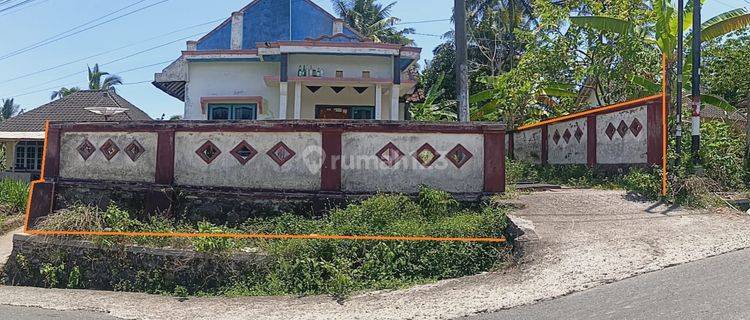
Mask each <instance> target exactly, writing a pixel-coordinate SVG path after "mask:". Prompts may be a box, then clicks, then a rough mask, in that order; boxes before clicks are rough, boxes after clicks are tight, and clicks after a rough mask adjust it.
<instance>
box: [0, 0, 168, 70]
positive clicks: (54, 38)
mask: <svg viewBox="0 0 750 320" xmlns="http://www.w3.org/2000/svg"><path fill="white" fill-rule="evenodd" d="M144 1H146V0H139V1H137V2H136V3H134V4H131V5H128V6H126V7H123V8H121V9H118V10H116V11H114V12H112V13H109V14H106V15H104V16H102V17H99V18H97V19H94V20H92V21H89V22H87V23H84V24H82V25H80V26H77V27H75V28H72V29H69V30H67V31H65V32H62V33H59V34H57V35H55V36H52V37H50V38H47V39H45V40H42V41H40V42H37V43H36V44H33V45H31V46H27V47H25V48H22V49H19V50H16V51H13V52H11V53H8V54H6V55H4V56H2V57H0V61H2V60H5V59H7V58H10V57H13V56H17V55H19V54H21V53H24V52H27V51H30V50H33V49H36V48H39V47H42V46H45V45H48V44H50V43H53V42H57V41H60V40H62V39H65V38H69V37H72V36H74V35H77V34H80V33H82V32H85V31H88V30H91V29H93V28H96V27H99V26H101V25H104V24H107V23H109V22H112V21H115V20H118V19H121V18H124V17H126V16H129V15H132V14H135V13H137V12H140V11H143V10H146V9H148V8H151V7H153V6H156V5H158V4H162V3H164V2H167V1H169V0H161V1H159V2H156V3H152V4H150V5H147V6H145V7H141V8H138V9H135V10H133V11H130V12H128V13H124V14H122V15H119V16H116V17H114V18H112V19H108V20H106V21H103V22H100V23H97V24H95V25H93V26H89V27H86V28H84V29H81V30H78V31H75V32H73V33H70V34H67V35H65V34H66V33H68V32H71V31H72V30H75V29H78V28H80V27H82V26H85V25H87V24H90V23H92V22H95V21H98V20H101V19H103V18H105V17H107V16H110V15H113V14H115V13H117V12H120V11H123V10H125V9H127V8H129V7H132V6H135V5H137V4H139V3H141V2H144Z"/></svg>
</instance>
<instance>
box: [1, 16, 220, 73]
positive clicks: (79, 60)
mask: <svg viewBox="0 0 750 320" xmlns="http://www.w3.org/2000/svg"><path fill="white" fill-rule="evenodd" d="M222 20H225V19H224V18H222V19H217V20H211V21H208V22H204V23H201V24H196V25H192V26H189V27H185V28H181V29H178V30H174V31H170V32H167V33H164V34H161V35H158V36H154V37H151V38H148V39H144V40H140V41H137V42H132V43H130V44H127V45H124V46H121V47H118V48H114V49H110V50H106V51H102V52H99V53H96V54H93V55H90V56H88V57H85V58H80V59H77V60H74V61H70V62H65V63H61V64H58V65H55V66H51V67H48V68H44V69H42V70H38V71H34V72H29V73H26V74H23V75H20V76H17V77H15V78H10V79H6V80H2V81H0V84H5V83H8V82H11V81H15V80H19V79H23V78H27V77H30V76H34V75H38V74H39V73H42V72H47V71H51V70H55V69H58V68H61V67H64V66H67V65H70V64H73V63H77V62H81V61H86V60H88V59H91V58H95V57H98V56H103V55H105V54H108V53H112V52H115V51H119V50H122V49H125V48H129V47H132V46H135V45H139V44H141V43H146V42H149V41H151V40H155V39H158V38H161V37H164V36H168V35H172V34H175V33H178V32H182V31H185V30H190V29H193V28H197V27H202V26H204V25H208V24H213V23H216V22H219V21H222ZM181 39H184V38H181ZM175 41H179V40H175ZM171 43H173V42H169V44H171Z"/></svg>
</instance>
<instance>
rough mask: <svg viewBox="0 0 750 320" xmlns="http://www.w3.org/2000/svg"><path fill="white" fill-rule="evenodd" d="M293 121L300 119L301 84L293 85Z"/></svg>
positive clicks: (298, 82)
mask: <svg viewBox="0 0 750 320" xmlns="http://www.w3.org/2000/svg"><path fill="white" fill-rule="evenodd" d="M294 119H296V120H299V119H302V82H300V81H297V82H295V83H294Z"/></svg>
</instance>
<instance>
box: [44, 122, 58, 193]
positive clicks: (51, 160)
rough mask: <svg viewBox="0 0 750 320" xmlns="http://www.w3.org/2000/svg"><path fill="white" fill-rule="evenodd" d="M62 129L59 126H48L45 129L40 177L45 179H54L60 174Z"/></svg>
mask: <svg viewBox="0 0 750 320" xmlns="http://www.w3.org/2000/svg"><path fill="white" fill-rule="evenodd" d="M61 135H62V131H61V130H60V129H59V128H53V127H52V126H50V127H49V128H48V130H47V137H46V139H47V141H46V144H45V148H46V150H45V154H44V156H45V157H46V158H45V159H44V164H43V166H44V172H43V173H42V177H43V178H44V179H45V180H54V179H55V178H57V177H59V176H60V136H61Z"/></svg>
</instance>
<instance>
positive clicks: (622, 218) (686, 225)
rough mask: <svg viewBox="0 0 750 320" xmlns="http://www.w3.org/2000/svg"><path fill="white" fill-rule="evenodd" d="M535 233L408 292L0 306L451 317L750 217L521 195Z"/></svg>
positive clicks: (69, 294)
mask: <svg viewBox="0 0 750 320" xmlns="http://www.w3.org/2000/svg"><path fill="white" fill-rule="evenodd" d="M518 202H521V203H523V204H525V205H526V207H525V208H524V209H521V210H518V211H516V212H515V213H514V215H515V216H517V217H518V218H520V219H523V220H527V221H526V222H525V224H527V225H532V224H533V225H534V226H535V234H536V236H534V235H533V234H532V235H531V237H530V238H532V239H531V240H530V241H529V242H527V243H526V244H525V247H526V252H527V254H526V256H525V257H524V258H523V262H522V263H521V264H519V265H518V266H515V267H511V268H509V269H506V270H503V271H501V272H496V273H485V274H481V275H476V276H470V277H464V278H459V279H453V280H446V281H441V282H439V283H436V284H430V285H424V286H418V287H414V288H410V289H405V290H397V291H384V292H371V293H365V294H361V295H358V296H354V297H352V298H351V299H349V300H347V301H345V302H343V303H338V302H336V301H335V300H333V299H331V298H329V297H323V296H317V297H305V298H294V297H259V298H254V297H248V298H231V299H230V298H192V299H189V300H186V301H179V300H177V299H175V298H171V297H163V296H151V295H146V294H133V293H116V292H99V291H88V290H46V289H38V288H17V287H0V304H5V305H15V306H36V307H42V308H48V309H56V310H92V311H100V312H108V313H109V314H110V315H113V316H116V317H120V318H126V319H247V318H262V319H449V318H456V317H462V316H466V315H472V314H476V313H482V312H489V311H495V310H500V309H505V308H511V307H514V306H519V305H524V304H529V303H532V302H535V301H539V300H544V299H551V298H554V297H558V296H561V295H565V294H568V293H571V292H575V291H581V290H585V289H587V288H591V287H594V286H598V285H601V284H604V283H608V282H613V281H617V280H621V279H624V278H628V277H631V276H634V275H637V274H641V273H645V272H649V271H654V270H659V269H662V268H664V267H667V266H670V265H674V264H680V263H684V262H688V261H694V260H698V259H702V258H705V257H709V256H713V255H717V254H721V253H726V252H729V251H733V250H737V249H741V248H746V247H750V217H747V216H743V215H739V214H733V213H708V212H706V211H691V210H684V209H679V208H669V207H665V206H661V205H654V204H651V203H642V202H634V201H630V200H628V199H627V197H626V195H625V192H623V191H602V190H574V189H564V190H557V191H549V192H539V193H533V194H529V195H524V196H521V198H520V199H519V200H518Z"/></svg>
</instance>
